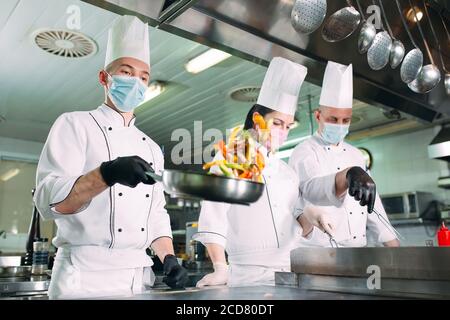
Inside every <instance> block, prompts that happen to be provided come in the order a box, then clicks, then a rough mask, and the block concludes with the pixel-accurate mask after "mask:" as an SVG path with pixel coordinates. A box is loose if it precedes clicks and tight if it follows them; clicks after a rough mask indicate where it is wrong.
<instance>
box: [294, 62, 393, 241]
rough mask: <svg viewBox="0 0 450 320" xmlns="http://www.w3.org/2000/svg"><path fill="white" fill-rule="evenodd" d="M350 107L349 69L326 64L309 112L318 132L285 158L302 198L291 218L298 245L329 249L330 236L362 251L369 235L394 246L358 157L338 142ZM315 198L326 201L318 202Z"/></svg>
mask: <svg viewBox="0 0 450 320" xmlns="http://www.w3.org/2000/svg"><path fill="white" fill-rule="evenodd" d="M352 103H353V73H352V65H349V66H345V65H341V64H338V63H335V62H332V61H330V62H328V64H327V67H326V70H325V75H324V79H323V85H322V91H321V95H320V101H319V108H318V110H316V111H315V113H314V116H315V119H316V122H317V124H318V130H317V132H316V133H315V134H314V135H313V136H312V137H311V138H308V139H306V140H305V141H303V142H302V143H301V144H299V145H298V146H297V147H296V148H295V149H294V151H293V153H292V155H291V157H290V159H289V165H290V166H291V167H292V168H293V169H294V170H295V172H296V175H297V177H298V178H299V182H300V184H299V186H300V192H301V194H302V197H301V198H300V199H299V201H298V203H297V206H296V213H295V215H296V217H297V218H298V219H299V221H300V222H301V225H302V227H303V235H304V236H305V241H304V243H305V244H306V245H311V246H332V245H333V242H330V237H334V240H335V241H336V242H337V244H338V245H340V246H343V247H362V246H365V245H366V244H367V232H368V231H369V232H371V234H372V235H374V236H375V239H376V241H377V242H378V243H382V244H384V245H385V246H398V245H399V241H398V240H397V238H396V236H395V234H394V232H393V230H392V226H390V223H389V220H388V218H387V216H386V213H385V211H384V208H383V205H382V203H381V201H380V197H379V195H378V193H377V192H376V187H375V183H374V182H373V180H372V179H371V178H370V176H369V175H368V174H367V173H366V172H365V169H366V167H365V160H364V158H363V155H362V153H361V152H360V151H359V150H358V149H357V148H355V147H353V146H351V145H350V144H348V143H346V142H344V138H345V136H346V135H347V133H348V130H349V126H350V123H351V118H352ZM347 190H348V192H347ZM319 194H324V195H326V197H325V198H323V199H320V198H319V197H318V195H319ZM374 209H375V210H374ZM323 231H324V232H323ZM334 244H335V243H334Z"/></svg>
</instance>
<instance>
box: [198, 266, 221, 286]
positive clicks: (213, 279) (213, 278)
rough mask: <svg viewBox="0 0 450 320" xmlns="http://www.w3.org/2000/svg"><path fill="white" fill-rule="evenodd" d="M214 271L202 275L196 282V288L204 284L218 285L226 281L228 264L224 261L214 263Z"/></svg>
mask: <svg viewBox="0 0 450 320" xmlns="http://www.w3.org/2000/svg"><path fill="white" fill-rule="evenodd" d="M213 266H214V272H213V273H209V274H207V275H206V276H204V277H203V278H202V279H201V280H200V281H199V282H197V288H202V287H205V286H220V285H224V284H227V282H228V265H227V264H225V263H215V264H214V265H213Z"/></svg>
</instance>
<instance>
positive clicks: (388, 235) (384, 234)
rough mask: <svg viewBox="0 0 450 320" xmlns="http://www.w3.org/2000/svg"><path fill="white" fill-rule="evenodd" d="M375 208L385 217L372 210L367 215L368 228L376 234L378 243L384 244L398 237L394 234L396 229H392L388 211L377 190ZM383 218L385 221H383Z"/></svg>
mask: <svg viewBox="0 0 450 320" xmlns="http://www.w3.org/2000/svg"><path fill="white" fill-rule="evenodd" d="M375 210H376V211H377V212H378V213H379V214H380V215H382V216H383V218H384V219H383V218H380V217H378V215H377V214H376V213H375V212H372V213H370V214H368V215H367V228H368V229H369V232H371V233H372V234H374V235H375V237H376V238H375V239H376V240H377V243H379V244H382V243H384V242H388V241H392V240H395V239H397V236H396V235H395V234H394V231H391V228H392V227H391V225H390V222H389V223H388V222H387V221H389V219H388V217H387V215H386V211H385V210H384V207H383V203H382V202H381V199H380V196H379V194H378V192H377V196H376V199H375ZM382 220H383V221H382Z"/></svg>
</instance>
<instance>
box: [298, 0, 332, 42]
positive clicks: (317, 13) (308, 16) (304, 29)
mask: <svg viewBox="0 0 450 320" xmlns="http://www.w3.org/2000/svg"><path fill="white" fill-rule="evenodd" d="M326 14H327V1H326V0H296V1H295V3H294V7H293V8H292V11H291V23H292V26H293V27H294V29H295V30H296V31H298V32H300V33H303V34H309V33H312V32H314V31H316V30H317V29H318V28H319V27H320V25H321V24H322V22H323V19H325V16H326Z"/></svg>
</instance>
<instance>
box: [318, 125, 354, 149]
mask: <svg viewBox="0 0 450 320" xmlns="http://www.w3.org/2000/svg"><path fill="white" fill-rule="evenodd" d="M349 128H350V125H348V124H334V123H327V122H325V123H324V125H323V129H322V133H321V136H322V139H323V140H324V141H325V142H328V143H329V144H338V143H340V142H342V141H343V140H344V138H345V137H346V136H347V134H348V130H349Z"/></svg>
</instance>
